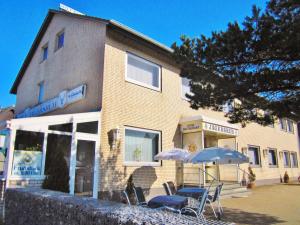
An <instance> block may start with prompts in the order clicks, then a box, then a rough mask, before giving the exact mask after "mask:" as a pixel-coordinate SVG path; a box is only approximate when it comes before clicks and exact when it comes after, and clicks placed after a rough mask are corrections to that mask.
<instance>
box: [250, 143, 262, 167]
mask: <svg viewBox="0 0 300 225" xmlns="http://www.w3.org/2000/svg"><path fill="white" fill-rule="evenodd" d="M248 156H249V162H250V165H253V166H259V165H260V157H259V147H255V146H250V147H248Z"/></svg>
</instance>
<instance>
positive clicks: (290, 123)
mask: <svg viewBox="0 0 300 225" xmlns="http://www.w3.org/2000/svg"><path fill="white" fill-rule="evenodd" d="M286 121H287V131H288V132H290V133H294V123H293V121H292V120H289V119H287V120H286Z"/></svg>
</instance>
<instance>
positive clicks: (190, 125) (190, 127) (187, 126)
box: [181, 121, 201, 133]
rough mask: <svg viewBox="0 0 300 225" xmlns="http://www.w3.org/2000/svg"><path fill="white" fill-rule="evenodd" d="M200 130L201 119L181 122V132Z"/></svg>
mask: <svg viewBox="0 0 300 225" xmlns="http://www.w3.org/2000/svg"><path fill="white" fill-rule="evenodd" d="M200 130H201V121H191V122H186V123H183V124H181V132H183V133H187V132H195V131H200Z"/></svg>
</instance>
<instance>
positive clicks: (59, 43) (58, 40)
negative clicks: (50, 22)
mask: <svg viewBox="0 0 300 225" xmlns="http://www.w3.org/2000/svg"><path fill="white" fill-rule="evenodd" d="M64 42H65V32H64V31H61V32H59V33H58V34H57V35H56V48H55V49H56V50H57V49H60V48H62V47H63V46H64Z"/></svg>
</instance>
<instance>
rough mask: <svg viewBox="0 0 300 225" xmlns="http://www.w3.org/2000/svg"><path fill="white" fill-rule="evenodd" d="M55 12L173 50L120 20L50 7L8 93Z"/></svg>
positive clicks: (166, 50)
mask: <svg viewBox="0 0 300 225" xmlns="http://www.w3.org/2000/svg"><path fill="white" fill-rule="evenodd" d="M55 14H62V15H66V16H72V17H76V18H81V19H88V20H94V21H98V22H101V23H104V24H106V25H108V26H109V27H111V28H114V29H119V30H122V31H123V32H125V33H128V34H131V35H133V36H135V37H136V38H139V39H142V40H143V41H145V42H147V43H148V44H150V45H153V46H155V47H157V48H159V49H161V50H162V51H164V52H166V53H168V54H169V53H172V52H173V50H172V49H171V48H169V47H167V46H166V45H164V44H162V43H160V42H158V41H156V40H154V39H152V38H150V37H148V36H146V35H144V34H142V33H140V32H138V31H136V30H134V29H132V28H130V27H127V26H125V25H123V24H121V23H120V22H118V21H116V20H107V19H102V18H99V17H93V16H87V15H79V14H74V13H70V12H66V11H60V10H54V9H50V10H49V11H48V13H47V15H46V17H45V19H44V21H43V23H42V25H41V27H40V29H39V31H38V33H37V35H36V37H35V39H34V41H33V43H32V45H31V47H30V50H29V52H28V54H27V56H26V58H25V60H24V62H23V64H22V66H21V68H20V70H19V72H18V75H17V77H16V79H15V81H14V83H13V85H12V87H11V89H10V93H11V94H16V93H17V89H18V85H19V84H20V82H21V80H22V78H23V76H24V73H25V71H26V69H27V67H28V65H29V63H30V61H31V59H32V57H33V55H34V53H35V51H36V49H37V47H38V45H39V43H40V41H41V40H42V37H43V35H44V33H45V32H46V30H47V28H48V25H49V24H50V22H51V20H52V18H53V16H54V15H55Z"/></svg>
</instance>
